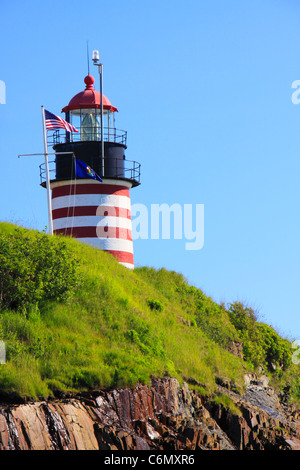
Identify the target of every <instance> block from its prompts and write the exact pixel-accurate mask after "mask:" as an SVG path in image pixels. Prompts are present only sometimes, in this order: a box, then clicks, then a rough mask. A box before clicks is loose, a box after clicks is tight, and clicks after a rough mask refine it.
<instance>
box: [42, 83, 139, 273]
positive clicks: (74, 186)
mask: <svg viewBox="0 0 300 470" xmlns="http://www.w3.org/2000/svg"><path fill="white" fill-rule="evenodd" d="M84 83H85V89H84V90H83V91H82V92H80V93H78V94H77V95H75V96H74V97H73V98H72V99H71V100H70V102H69V104H68V105H67V106H65V107H64V108H63V109H62V112H64V113H65V120H66V121H67V122H69V123H71V124H72V125H73V126H74V127H76V129H77V130H78V133H69V132H66V131H65V130H63V129H58V130H55V131H54V132H53V131H51V132H50V133H49V130H48V143H49V144H51V145H52V146H53V149H54V151H55V153H56V155H55V175H52V174H51V179H50V188H51V190H52V196H51V198H52V199H51V202H52V220H53V233H54V234H64V235H71V236H73V237H75V238H77V239H78V240H79V241H81V242H84V243H88V244H91V245H93V246H94V247H96V248H98V249H101V250H104V251H108V252H109V253H111V254H112V255H114V256H115V257H116V258H117V260H118V261H119V263H121V264H123V265H124V266H126V267H128V268H134V259H133V242H132V227H131V210H130V207H131V205H130V193H129V190H130V189H131V188H132V187H135V186H137V185H139V184H140V164H139V163H137V162H133V161H130V160H127V159H126V158H125V150H126V148H127V145H126V139H127V132H126V131H121V130H119V129H116V128H115V113H116V112H117V111H118V109H117V108H116V107H115V106H112V104H111V103H110V101H109V100H108V98H107V97H105V96H104V95H103V94H102V92H101V93H99V92H98V91H96V90H95V87H94V78H93V77H92V76H91V75H90V74H88V75H87V76H86V77H85V79H84ZM101 97H102V99H103V102H102V103H101ZM101 104H102V105H101ZM77 160H79V161H80V162H83V163H84V164H85V165H86V166H87V168H89V169H92V170H94V172H95V173H96V174H97V175H99V176H100V177H101V179H102V182H99V181H97V180H94V179H92V178H89V177H82V175H81V177H78V175H77V172H76V161H77ZM50 173H51V172H50ZM41 174H42V171H41ZM42 184H43V185H44V183H43V182H42Z"/></svg>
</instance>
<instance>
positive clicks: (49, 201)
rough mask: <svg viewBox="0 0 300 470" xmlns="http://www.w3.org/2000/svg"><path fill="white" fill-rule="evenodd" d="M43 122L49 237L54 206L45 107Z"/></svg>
mask: <svg viewBox="0 0 300 470" xmlns="http://www.w3.org/2000/svg"><path fill="white" fill-rule="evenodd" d="M42 122H43V137H44V152H45V153H44V157H45V171H46V189H47V205H48V223H49V235H53V223H52V204H51V192H50V176H49V162H48V143H47V131H46V123H45V109H44V106H42Z"/></svg>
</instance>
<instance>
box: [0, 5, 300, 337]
mask: <svg viewBox="0 0 300 470" xmlns="http://www.w3.org/2000/svg"><path fill="white" fill-rule="evenodd" d="M0 12H1V15H0V23H1V28H0V41H1V47H0V80H2V81H4V82H5V84H6V104H5V105H2V104H0V161H1V176H0V179H1V184H0V195H1V205H0V220H8V221H12V222H15V223H21V224H23V225H25V226H29V227H32V228H37V229H39V230H42V229H43V228H44V227H45V226H46V225H47V204H46V191H45V190H44V189H42V188H41V187H40V186H39V169H38V165H39V164H40V163H41V161H42V160H41V158H39V157H27V158H25V157H24V158H23V159H18V158H17V156H18V154H20V153H35V152H42V151H43V141H42V126H41V105H44V106H45V108H46V109H49V110H50V111H52V112H54V113H56V114H60V112H61V108H62V107H63V106H65V105H66V104H67V103H68V102H69V100H70V99H71V97H72V96H73V95H75V94H76V93H78V92H79V91H81V90H82V89H83V86H84V84H83V78H84V76H85V75H86V73H87V61H86V42H87V40H88V41H89V47H90V51H92V50H93V49H99V50H100V54H101V58H102V61H103V64H104V94H105V95H106V96H108V98H109V99H110V101H111V102H112V104H113V105H115V106H117V107H118V108H119V113H118V115H117V123H116V125H117V127H119V128H121V129H126V130H127V131H128V149H127V153H126V155H127V158H128V159H130V160H137V161H139V162H140V163H141V164H142V184H141V186H140V187H138V188H135V189H133V190H132V192H131V197H132V203H133V204H134V203H142V204H146V205H147V206H148V207H150V204H152V203H168V204H169V205H171V204H173V203H179V204H181V205H183V204H193V205H195V204H204V207H205V243H204V247H203V249H202V250H199V251H186V250H185V241H184V240H169V241H168V240H151V239H149V240H136V241H135V245H134V247H135V263H136V265H140V266H143V265H149V266H154V267H157V268H159V267H162V266H164V267H166V268H167V269H170V270H176V271H178V272H181V273H182V274H184V276H185V277H186V278H187V279H188V281H189V282H190V283H191V284H193V285H195V286H197V287H200V288H201V289H202V290H203V291H204V292H205V293H206V294H207V295H210V296H211V297H212V298H213V299H214V300H216V301H217V302H220V301H224V302H226V303H227V302H232V301H235V300H241V301H244V302H246V303H248V304H249V305H250V306H252V307H254V308H255V309H256V310H257V311H258V313H259V318H260V319H261V320H262V321H265V322H266V323H268V324H271V325H273V326H274V327H275V328H276V329H277V330H278V331H279V332H280V333H281V334H283V335H288V336H289V337H291V338H294V339H300V315H299V313H300V296H299V262H300V219H299V171H300V163H299V161H300V160H299V154H300V149H299V143H300V105H295V104H293V103H292V100H291V96H292V93H293V91H294V90H293V89H292V82H293V81H294V80H299V79H300V27H299V25H300V4H299V2H298V1H297V0H243V1H241V0H227V1H226V2H225V1H223V0H210V1H209V2H207V1H205V2H204V1H202V0H184V1H183V0H180V1H179V0H151V2H150V1H141V0H127V1H125V0H113V1H111V0H110V1H108V0H102V1H99V0H90V1H88V2H82V1H80V2H79V1H78V0H73V1H72V2H67V1H57V0H52V1H51V2H40V1H36V0H33V1H32V0H28V1H26V2H24V1H21V0H11V1H10V2H4V1H2V2H1V6H0ZM90 67H91V71H92V73H93V74H95V77H97V75H96V70H93V68H94V69H95V67H94V66H93V65H91V66H90ZM96 85H97V80H96Z"/></svg>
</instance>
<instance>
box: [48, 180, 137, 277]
mask: <svg viewBox="0 0 300 470" xmlns="http://www.w3.org/2000/svg"><path fill="white" fill-rule="evenodd" d="M129 188H131V184H130V183H128V182H127V181H122V183H120V181H119V180H105V179H104V180H103V182H102V183H99V182H98V181H94V180H92V179H82V180H79V181H78V180H76V182H75V183H74V180H72V181H71V180H70V181H60V182H59V181H58V182H53V183H51V189H52V217H53V232H54V233H56V234H63V235H71V236H72V237H75V238H77V239H78V240H79V241H81V242H83V243H87V244H91V245H92V246H94V247H96V248H98V249H101V250H104V251H108V252H110V253H111V254H112V255H114V256H115V257H116V258H117V260H118V261H119V263H121V264H123V265H124V266H126V267H128V268H134V261H133V243H132V224H131V211H130V195H129Z"/></svg>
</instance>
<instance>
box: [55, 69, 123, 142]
mask: <svg viewBox="0 0 300 470" xmlns="http://www.w3.org/2000/svg"><path fill="white" fill-rule="evenodd" d="M94 82H95V80H94V77H92V76H91V75H87V76H86V77H85V79H84V83H85V85H86V87H85V90H84V91H82V92H80V93H78V94H77V95H75V96H74V97H73V98H72V99H71V101H70V102H69V104H68V105H67V106H65V107H64V108H63V109H62V112H64V113H66V121H68V122H70V123H71V124H72V125H73V126H75V127H76V128H77V129H78V131H79V133H80V140H81V141H86V140H87V141H89V140H99V139H100V131H101V129H100V125H101V120H100V113H101V94H100V93H99V92H98V91H96V90H95V88H94ZM102 109H103V131H104V132H103V134H104V139H105V140H107V141H108V142H109V141H110V140H112V141H114V135H115V133H114V130H115V112H117V111H118V109H117V108H116V107H115V106H112V104H111V102H110V101H109V99H108V98H106V96H104V95H103V108H102Z"/></svg>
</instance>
